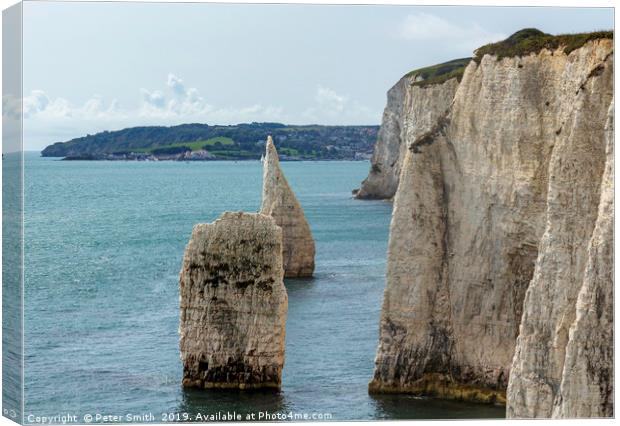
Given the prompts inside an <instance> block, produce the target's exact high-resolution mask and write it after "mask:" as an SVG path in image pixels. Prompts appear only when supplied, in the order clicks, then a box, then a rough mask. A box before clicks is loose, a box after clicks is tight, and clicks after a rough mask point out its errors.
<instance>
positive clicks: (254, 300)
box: [179, 212, 288, 389]
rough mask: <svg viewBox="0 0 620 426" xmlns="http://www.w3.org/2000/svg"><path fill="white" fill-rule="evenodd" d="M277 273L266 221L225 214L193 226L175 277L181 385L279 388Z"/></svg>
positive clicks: (276, 241) (273, 231) (281, 319)
mask: <svg viewBox="0 0 620 426" xmlns="http://www.w3.org/2000/svg"><path fill="white" fill-rule="evenodd" d="M283 274H284V272H283V269H282V231H281V229H280V227H278V226H277V225H276V223H275V220H274V219H273V218H271V217H269V216H264V215H261V214H250V213H230V212H227V213H224V214H223V215H222V216H221V217H220V218H219V219H218V220H216V221H215V222H213V223H210V224H199V225H196V226H194V229H193V232H192V236H191V239H190V241H189V243H188V245H187V248H186V249H185V255H184V257H183V267H182V269H181V274H180V308H181V318H180V327H179V332H180V335H181V339H180V349H181V360H182V361H183V386H186V387H199V388H237V389H251V388H275V389H279V388H280V384H281V377H282V367H283V365H284V337H285V322H286V316H287V309H288V298H287V294H286V289H285V288H284V283H283Z"/></svg>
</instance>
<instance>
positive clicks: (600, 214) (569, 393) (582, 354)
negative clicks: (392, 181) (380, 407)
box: [369, 29, 614, 418]
mask: <svg viewBox="0 0 620 426" xmlns="http://www.w3.org/2000/svg"><path fill="white" fill-rule="evenodd" d="M524 40H528V41H531V43H529V42H524ZM541 40H543V41H544V42H545V43H546V44H544V46H546V47H541V48H539V49H535V50H533V51H532V50H528V49H530V48H531V46H535V45H536V43H535V42H540V41H541ZM541 43H542V42H541ZM515 46H518V47H519V49H523V50H522V51H520V50H518V49H516V48H515ZM541 46H542V44H541ZM613 49H614V47H613V40H612V39H611V34H610V33H593V34H582V35H572V36H560V37H557V38H555V37H553V36H550V35H548V34H543V33H541V32H540V31H537V30H534V29H526V30H522V31H520V32H518V33H516V34H514V35H513V36H511V37H510V38H509V39H508V40H506V41H504V42H500V43H497V44H493V45H487V46H485V47H483V48H481V49H479V51H477V52H476V56H475V57H474V58H473V60H472V61H471V62H470V63H469V64H468V65H467V67H466V68H465V70H464V73H463V77H462V80H461V82H460V83H459V84H458V88H457V89H456V93H455V95H454V99H453V101H452V102H451V104H450V106H449V108H448V110H447V111H446V113H445V114H444V115H443V116H439V118H438V119H437V120H436V122H435V125H433V126H432V127H431V128H430V129H429V130H428V131H426V132H425V133H423V134H417V135H415V137H413V138H411V139H406V140H405V143H406V144H407V147H408V148H407V150H406V153H405V157H404V159H403V164H402V170H401V173H400V178H399V184H398V189H397V191H396V195H395V199H394V210H393V214H392V222H391V225H390V241H389V249H388V260H387V285H386V290H385V295H384V301H383V309H382V314H381V324H380V338H379V345H378V351H377V357H376V360H375V372H374V377H373V380H372V381H371V383H370V385H369V390H370V391H371V392H399V393H412V394H426V395H435V396H439V397H443V398H454V399H466V400H473V401H482V402H496V403H506V405H507V415H508V417H519V418H531V417H575V416H577V417H579V416H586V417H604V416H612V415H613V346H612V336H613V304H612V300H613V297H612V295H613V279H612V278H613V273H612V271H613V239H612V237H613V221H612V220H611V218H612V217H613V197H612V195H611V194H612V193H613V178H612V176H613V138H612V130H611V129H612V128H613V119H612V117H611V112H613V107H610V105H611V104H612V96H613V66H614V65H613ZM515 52H516V53H515ZM522 52H523V53H522ZM502 55H504V56H502ZM444 84H446V83H444Z"/></svg>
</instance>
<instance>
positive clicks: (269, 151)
mask: <svg viewBox="0 0 620 426" xmlns="http://www.w3.org/2000/svg"><path fill="white" fill-rule="evenodd" d="M260 212H261V213H262V214H264V215H268V216H271V217H273V218H274V219H275V221H276V223H277V224H278V226H280V227H281V228H282V244H283V252H282V256H283V261H284V276H285V277H287V278H294V277H311V276H312V273H313V272H314V253H315V248H314V239H313V238H312V232H311V231H310V225H308V221H307V220H306V217H305V215H304V211H303V210H302V208H301V205H300V204H299V201H297V197H295V194H294V193H293V190H292V189H291V187H290V186H289V184H288V182H287V181H286V178H285V177H284V173H282V169H281V168H280V160H279V159H278V152H277V151H276V147H275V146H274V144H273V139H272V138H271V136H269V137H268V138H267V145H266V154H265V158H264V163H263V202H262V205H261V209H260Z"/></svg>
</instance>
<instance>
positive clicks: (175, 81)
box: [167, 73, 185, 96]
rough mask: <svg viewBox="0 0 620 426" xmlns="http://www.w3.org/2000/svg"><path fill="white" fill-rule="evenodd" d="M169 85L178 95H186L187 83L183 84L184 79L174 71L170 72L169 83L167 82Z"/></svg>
mask: <svg viewBox="0 0 620 426" xmlns="http://www.w3.org/2000/svg"><path fill="white" fill-rule="evenodd" d="M167 85H168V87H170V89H172V91H173V92H174V93H176V94H177V95H179V96H185V85H184V84H183V80H181V79H180V78H179V77H177V76H176V75H174V74H172V73H170V74H168V83H167Z"/></svg>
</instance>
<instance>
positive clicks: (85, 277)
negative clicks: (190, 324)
mask: <svg viewBox="0 0 620 426" xmlns="http://www.w3.org/2000/svg"><path fill="white" fill-rule="evenodd" d="M368 168H369V165H368V163H367V162H291V163H283V169H284V172H285V173H286V175H287V177H288V180H289V182H290V184H291V186H292V187H293V189H294V190H295V192H296V193H297V195H298V197H299V199H300V202H301V204H302V206H303V207H304V209H305V212H306V216H307V218H308V220H309V222H310V226H311V228H312V231H313V233H314V237H315V239H316V246H317V256H316V273H315V277H314V278H313V279H307V280H286V282H285V284H286V287H287V291H288V295H289V311H288V320H287V330H286V363H285V367H284V371H283V386H282V391H281V392H280V393H275V394H274V393H263V392H221V391H219V392H218V391H197V390H184V389H183V388H182V387H181V386H180V382H181V376H182V365H181V362H180V359H179V351H178V330H177V329H178V321H179V311H178V304H179V296H178V273H179V270H180V266H181V260H182V256H183V250H184V247H185V244H186V243H187V240H188V238H189V236H190V233H191V229H192V226H193V225H194V224H196V223H199V222H210V221H212V220H214V219H216V218H217V217H218V216H219V215H220V214H221V213H222V212H223V211H226V210H232V211H235V210H244V211H257V210H258V208H259V205H260V196H261V185H262V183H261V179H262V168H261V164H260V163H259V162H195V163H178V162H159V163H158V162H151V163H146V162H81V161H76V162H67V161H57V160H56V159H44V158H40V157H38V155H37V154H27V155H26V174H25V176H26V182H25V211H26V213H25V236H26V247H25V262H26V273H25V299H26V308H25V324H24V327H25V333H26V334H25V353H26V355H25V368H26V374H25V393H26V405H25V415H26V416H28V415H29V414H32V415H37V416H42V415H45V416H53V415H58V414H72V415H73V414H75V415H77V416H78V418H80V421H81V419H82V417H83V416H84V415H85V414H95V413H102V414H111V415H119V416H125V415H127V414H135V415H140V414H146V413H151V414H152V415H153V419H152V420H153V421H155V422H161V421H162V420H163V417H162V416H163V414H164V413H179V415H180V416H182V415H183V413H188V414H189V415H190V416H192V418H193V416H195V415H196V413H203V414H207V415H209V414H215V413H218V412H221V413H226V412H231V413H232V412H233V411H234V412H236V413H239V414H242V415H243V416H245V414H246V413H252V412H254V413H255V415H256V416H258V413H259V412H261V411H262V412H268V413H270V414H271V415H273V414H275V413H280V414H281V415H283V414H284V415H286V414H289V413H292V414H293V415H303V414H306V415H310V416H311V415H312V414H313V413H314V414H328V415H331V418H332V419H333V420H348V419H368V420H369V419H416V418H467V417H495V418H498V417H503V416H504V409H503V408H501V407H493V406H486V405H476V404H465V403H457V402H447V401H439V400H433V399H425V398H414V397H411V396H381V397H371V396H369V395H368V393H367V384H368V381H369V380H370V378H371V376H372V370H373V360H374V356H375V350H376V345H377V340H378V324H379V315H380V309H381V302H382V295H383V288H384V284H385V279H384V274H385V259H386V246H387V239H388V226H389V221H390V213H391V205H390V204H389V203H386V202H382V201H358V200H354V199H352V198H351V189H352V188H355V187H357V186H359V183H360V182H361V180H362V179H363V178H364V177H365V175H366V174H367V172H368ZM257 418H258V417H257ZM26 420H27V421H28V417H26ZM181 420H182V418H181Z"/></svg>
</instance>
